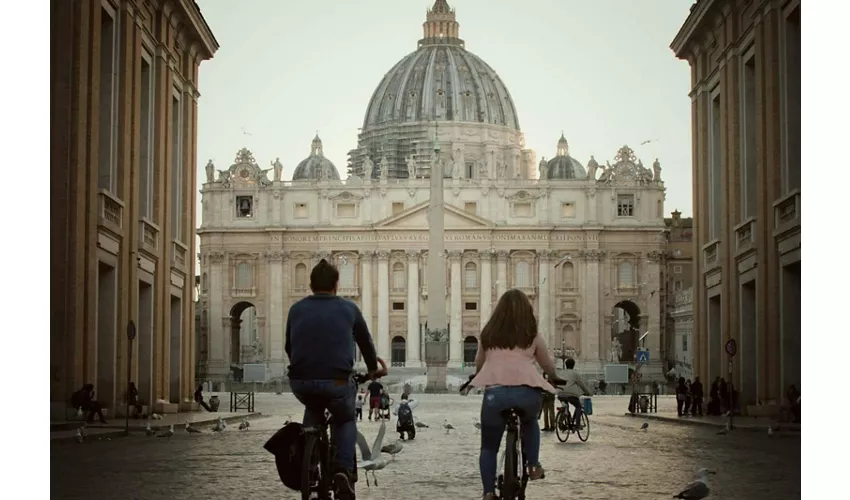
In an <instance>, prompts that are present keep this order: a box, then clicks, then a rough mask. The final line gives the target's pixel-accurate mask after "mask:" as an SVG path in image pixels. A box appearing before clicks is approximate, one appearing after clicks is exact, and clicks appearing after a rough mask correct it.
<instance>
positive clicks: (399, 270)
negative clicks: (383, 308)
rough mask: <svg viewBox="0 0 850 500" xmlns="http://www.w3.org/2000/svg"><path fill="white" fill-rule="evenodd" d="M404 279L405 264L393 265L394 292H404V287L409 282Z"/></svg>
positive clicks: (397, 263)
mask: <svg viewBox="0 0 850 500" xmlns="http://www.w3.org/2000/svg"><path fill="white" fill-rule="evenodd" d="M404 278H405V277H404V264H402V263H401V262H396V263H395V264H393V290H395V291H404V285H405V283H406V282H407V280H406V279H404Z"/></svg>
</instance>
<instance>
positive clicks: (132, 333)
mask: <svg viewBox="0 0 850 500" xmlns="http://www.w3.org/2000/svg"><path fill="white" fill-rule="evenodd" d="M127 338H128V339H130V340H133V339H135V338H136V323H134V322H133V320H130V322H129V323H127Z"/></svg>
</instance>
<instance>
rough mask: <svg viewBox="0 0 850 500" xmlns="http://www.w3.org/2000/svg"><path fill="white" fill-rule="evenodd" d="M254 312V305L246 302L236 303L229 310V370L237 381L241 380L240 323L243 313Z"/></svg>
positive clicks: (243, 316) (243, 317)
mask: <svg viewBox="0 0 850 500" xmlns="http://www.w3.org/2000/svg"><path fill="white" fill-rule="evenodd" d="M254 311H256V307H254V304H252V303H250V302H246V301H242V302H237V303H236V304H234V306H233V307H231V308H230V369H231V371H232V372H233V374H234V378H235V379H237V380H241V379H242V375H241V373H242V323H243V320H244V319H245V313H246V312H247V313H252V312H254ZM249 343H250V342H249Z"/></svg>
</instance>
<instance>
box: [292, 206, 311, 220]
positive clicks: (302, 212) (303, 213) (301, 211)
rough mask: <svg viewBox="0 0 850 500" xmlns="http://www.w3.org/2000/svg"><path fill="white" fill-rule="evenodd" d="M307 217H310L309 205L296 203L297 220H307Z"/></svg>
mask: <svg viewBox="0 0 850 500" xmlns="http://www.w3.org/2000/svg"><path fill="white" fill-rule="evenodd" d="M307 216H308V212H307V204H306V203H296V204H295V218H296V219H306V218H307Z"/></svg>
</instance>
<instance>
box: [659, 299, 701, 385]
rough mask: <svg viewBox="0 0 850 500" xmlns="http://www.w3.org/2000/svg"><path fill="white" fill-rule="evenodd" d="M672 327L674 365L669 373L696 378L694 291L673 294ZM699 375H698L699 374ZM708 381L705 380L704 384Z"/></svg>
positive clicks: (676, 376)
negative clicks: (694, 364)
mask: <svg viewBox="0 0 850 500" xmlns="http://www.w3.org/2000/svg"><path fill="white" fill-rule="evenodd" d="M670 318H671V323H672V327H671V328H670V329H669V330H668V331H669V332H670V340H671V347H670V348H669V349H670V350H669V352H670V353H671V354H672V363H671V364H670V369H669V371H668V372H667V373H668V374H669V375H672V376H674V377H675V378H678V377H685V378H686V379H691V380H693V378H694V375H695V373H694V366H693V363H694V349H693V333H694V308H693V289H692V288H688V289H685V290H679V291H677V292H675V293H674V294H673V301H672V307H671V308H670ZM697 375H698V374H697ZM705 381H706V380H705V379H703V382H705Z"/></svg>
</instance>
